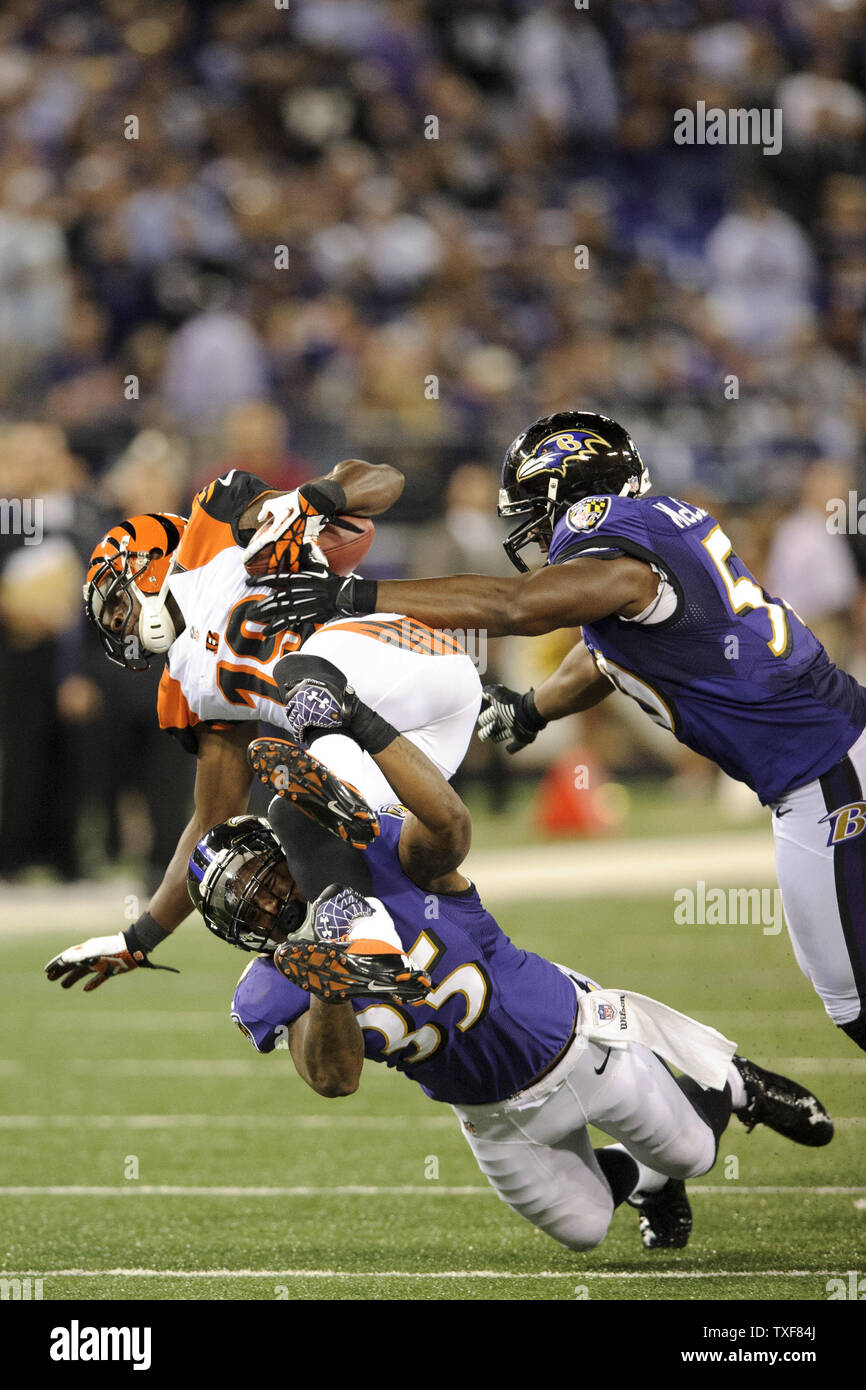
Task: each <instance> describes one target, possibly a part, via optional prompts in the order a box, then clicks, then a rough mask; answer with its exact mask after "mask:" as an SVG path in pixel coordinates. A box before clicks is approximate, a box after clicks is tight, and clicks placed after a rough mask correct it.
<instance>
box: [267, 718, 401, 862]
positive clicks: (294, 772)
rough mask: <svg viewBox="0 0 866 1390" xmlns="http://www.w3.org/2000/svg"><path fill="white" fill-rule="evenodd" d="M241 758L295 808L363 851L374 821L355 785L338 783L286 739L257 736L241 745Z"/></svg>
mask: <svg viewBox="0 0 866 1390" xmlns="http://www.w3.org/2000/svg"><path fill="white" fill-rule="evenodd" d="M247 761H248V763H249V765H250V767H251V768H252V770H253V772H254V773H255V775H256V777H258V779H259V781H260V782H262V783H263V784H264V785H265V786H266V787H269V788H270V790H271V791H272V792H273V793H274V794H275V795H276V796H284V797H285V798H286V800H287V801H293V802H294V803H295V805H296V806H297V807H298V810H300V811H303V813H304V815H305V816H309V817H310V820H314V821H316V822H317V823H318V824H319V825H321V826H323V827H324V828H325V830H329V831H330V832H331V834H332V835H337V836H339V838H340V839H341V840H345V841H346V842H347V843H348V844H350V845H353V846H354V848H355V849H364V848H365V846H366V845H369V844H370V843H371V842H372V841H373V840H375V838H376V836H377V835H378V834H379V821H378V819H377V818H376V814H375V812H373V811H371V810H370V807H369V806H368V805H367V803H366V801H365V800H364V798H363V797H362V796H361V793H360V792H359V791H358V789H357V787H353V786H352V785H351V783H350V782H341V781H340V779H339V777H336V776H335V775H334V773H333V772H331V771H329V769H328V768H326V767H325V765H324V763H320V762H319V760H318V758H314V757H313V755H312V753H308V752H307V751H306V749H304V748H301V747H299V745H298V744H297V743H290V742H289V741H288V740H287V739H280V738H257V739H254V740H253V742H252V743H251V744H250V746H249V748H248V749H247Z"/></svg>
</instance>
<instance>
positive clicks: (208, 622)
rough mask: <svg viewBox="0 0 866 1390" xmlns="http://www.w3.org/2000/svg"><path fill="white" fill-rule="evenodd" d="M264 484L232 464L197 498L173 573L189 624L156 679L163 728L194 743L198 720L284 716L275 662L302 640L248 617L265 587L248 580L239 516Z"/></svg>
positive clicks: (175, 590) (176, 594)
mask: <svg viewBox="0 0 866 1390" xmlns="http://www.w3.org/2000/svg"><path fill="white" fill-rule="evenodd" d="M268 490H269V489H268V488H267V484H266V483H263V482H262V480H261V479H260V478H255V477H253V475H252V474H250V473H241V472H238V471H237V470H235V469H233V470H232V472H230V473H227V474H226V475H225V477H224V478H218V479H217V480H216V481H215V482H213V483H211V484H210V485H209V487H207V488H205V489H204V490H203V491H202V492H200V493H199V494H198V496H197V497H196V499H195V501H194V503H193V508H192V514H191V516H190V520H189V525H188V526H187V528H186V531H185V532H184V535H183V539H182V540H181V543H180V546H179V547H178V552H177V567H176V569H175V571H174V574H173V575H172V577H171V579H170V580H169V587H170V589H171V593H172V595H173V597H174V599H175V601H176V602H177V604H178V607H179V608H180V611H181V613H182V614H183V619H184V624H185V626H184V630H183V632H182V633H181V634H180V636H179V637H178V638H176V640H175V641H174V642H173V643H172V645H171V647H170V649H169V652H168V657H167V660H166V669H165V671H164V672H163V676H162V680H161V681H160V683H159V697H158V704H157V709H158V715H159V723H160V728H163V729H166V730H169V731H170V732H171V733H174V734H177V735H178V737H179V738H180V739H181V742H182V743H183V744H184V745H185V746H186V747H190V748H194V746H195V734H194V732H193V731H194V729H195V726H196V725H197V724H199V723H203V722H210V723H216V724H217V726H220V725H222V726H225V725H226V724H229V723H234V722H237V721H239V720H248V719H262V720H265V721H267V722H268V723H271V724H282V723H283V722H284V718H285V716H284V711H283V705H282V701H281V700H280V697H279V693H278V691H277V685H276V681H275V680H274V678H273V668H274V666H275V665H276V663H277V661H278V660H279V659H280V657H281V656H282V655H284V654H285V653H286V652H290V651H295V650H297V648H298V647H299V646H300V638H299V636H298V634H297V633H295V632H282V633H280V634H279V635H278V636H276V637H265V636H264V634H263V632H262V629H261V626H259V625H257V624H255V623H251V622H250V621H249V612H250V609H251V608H252V606H253V605H254V604H255V603H256V602H258V601H259V600H260V599H262V598H263V597H265V595H266V593H267V591H266V590H265V589H262V588H259V587H253V586H251V585H250V584H249V582H248V576H247V572H246V570H245V569H244V565H243V559H242V556H243V545H244V543H245V542H244V540H242V538H241V536H240V534H239V532H238V521H239V520H240V517H241V516H242V515H243V513H244V512H245V511H246V510H247V508H248V507H249V506H250V505H251V504H252V503H253V502H254V501H255V499H256V498H257V497H259V496H261V494H262V493H263V492H266V491H268Z"/></svg>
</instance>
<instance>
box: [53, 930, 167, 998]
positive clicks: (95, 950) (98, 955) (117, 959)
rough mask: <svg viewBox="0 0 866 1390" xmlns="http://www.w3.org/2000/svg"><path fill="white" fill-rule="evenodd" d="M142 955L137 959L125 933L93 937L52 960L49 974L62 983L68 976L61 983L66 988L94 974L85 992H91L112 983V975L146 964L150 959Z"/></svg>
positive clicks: (69, 948)
mask: <svg viewBox="0 0 866 1390" xmlns="http://www.w3.org/2000/svg"><path fill="white" fill-rule="evenodd" d="M141 955H142V959H141V960H140V961H139V960H134V959H133V957H132V954H131V952H130V950H129V947H128V946H127V944H126V937H125V936H124V934H123V932H122V931H119V932H118V933H117V935H116V936H91V937H90V939H89V940H88V941H84V942H82V944H81V945H80V946H69V947H68V948H67V949H66V950H65V951H61V952H60V955H59V956H55V957H54V958H53V960H50V961H49V962H48V964H47V965H46V967H45V974H46V975H47V976H48V978H49V980H60V979H61V976H64V977H65V978H64V979H62V980H61V986H62V988H63V989H69V988H70V986H71V985H74V984H77V982H78V981H79V980H81V979H83V978H84V976H85V975H93V976H94V978H93V979H92V980H90V981H89V982H88V984H86V985H85V986H84V989H85V992H86V993H89V992H90V991H91V990H92V989H98V988H99V986H100V985H101V984H104V983H105V981H106V980H110V979H111V977H112V975H125V974H126V973H127V971H129V970H135V969H136V967H137V966H139V965H142V964H143V963H144V962H145V961H146V960H147V957H146V956H145V955H144V952H142V953H141Z"/></svg>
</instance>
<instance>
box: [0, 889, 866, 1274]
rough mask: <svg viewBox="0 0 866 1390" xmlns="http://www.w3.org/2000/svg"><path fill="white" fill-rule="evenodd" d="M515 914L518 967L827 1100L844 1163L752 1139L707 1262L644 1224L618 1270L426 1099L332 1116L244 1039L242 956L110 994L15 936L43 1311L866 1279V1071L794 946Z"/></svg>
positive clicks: (14, 1068) (15, 1220)
mask: <svg viewBox="0 0 866 1390" xmlns="http://www.w3.org/2000/svg"><path fill="white" fill-rule="evenodd" d="M491 905H492V906H493V907H494V908H495V906H496V905H495V903H492V904H491ZM499 916H500V919H501V921H502V924H503V926H504V927H505V929H506V930H507V931H508V932H509V933H510V934H511V935H513V936H514V937H515V938H516V939H517V940H518V941H519V942H521V944H525V945H527V946H529V947H531V948H533V949H536V950H539V951H541V952H543V953H545V954H547V955H549V956H551V957H552V958H553V959H555V960H560V961H564V962H568V963H571V964H573V965H577V966H580V967H581V968H582V969H584V970H586V971H587V972H588V973H590V974H594V975H595V976H596V977H597V978H599V979H601V980H602V981H603V982H605V983H607V984H609V985H622V986H630V987H632V988H636V989H639V990H641V991H643V992H644V993H648V994H654V995H657V996H659V997H661V998H663V999H664V1000H665V1001H666V1002H668V1003H670V1004H672V1005H674V1006H675V1007H678V1008H681V1009H686V1010H688V1011H689V1012H691V1013H693V1014H695V1015H696V1016H698V1017H700V1018H702V1019H704V1020H705V1021H707V1022H709V1023H713V1024H715V1025H716V1026H717V1027H719V1028H722V1029H723V1030H725V1031H726V1032H727V1033H728V1034H729V1035H730V1036H732V1037H734V1038H736V1039H737V1041H738V1043H739V1044H740V1048H741V1050H742V1051H744V1052H745V1053H746V1054H749V1055H752V1056H754V1057H755V1059H756V1060H758V1061H762V1062H765V1063H767V1064H769V1065H771V1066H774V1067H776V1068H778V1069H780V1070H790V1071H791V1073H792V1074H794V1075H796V1076H798V1077H800V1078H801V1079H802V1080H804V1081H806V1082H807V1084H809V1085H811V1086H812V1087H813V1088H814V1089H815V1090H816V1091H817V1092H818V1094H819V1095H820V1096H821V1098H822V1099H823V1100H824V1101H825V1103H826V1104H827V1105H828V1106H829V1107H830V1109H831V1110H832V1111H833V1113H834V1116H835V1117H837V1119H839V1120H840V1121H841V1122H840V1123H839V1125H838V1129H837V1135H836V1138H835V1139H834V1142H833V1143H832V1145H831V1146H830V1147H829V1148H827V1149H823V1150H816V1151H811V1150H808V1149H802V1148H796V1147H795V1146H793V1145H791V1144H788V1143H786V1142H785V1141H784V1140H783V1139H781V1138H779V1137H778V1136H776V1135H773V1134H771V1133H769V1132H767V1131H763V1130H760V1129H759V1130H757V1131H756V1132H755V1133H753V1134H752V1135H751V1136H747V1135H746V1133H745V1131H744V1129H743V1128H742V1126H740V1125H739V1123H738V1122H737V1121H733V1122H732V1125H731V1128H730V1129H729V1130H728V1132H727V1133H726V1134H725V1136H724V1138H723V1140H722V1146H721V1151H720V1160H719V1163H718V1164H717V1166H716V1168H715V1170H714V1171H713V1173H711V1174H710V1175H708V1176H707V1177H706V1178H704V1179H701V1180H700V1181H698V1182H696V1183H694V1184H693V1185H692V1191H693V1207H694V1211H695V1228H694V1233H693V1236H692V1240H691V1243H690V1245H689V1247H688V1248H687V1249H686V1250H683V1251H676V1252H670V1253H667V1254H665V1253H660V1254H656V1255H653V1254H650V1253H647V1252H644V1251H643V1250H642V1248H641V1246H640V1242H639V1239H638V1234H637V1219H636V1215H635V1213H634V1212H633V1211H631V1210H630V1209H628V1208H623V1209H621V1210H619V1211H618V1212H617V1213H616V1215H615V1217H614V1220H613V1224H612V1227H611V1230H610V1233H609V1235H608V1238H607V1240H606V1241H605V1243H604V1244H603V1245H602V1246H601V1247H599V1248H598V1249H597V1250H594V1251H591V1252H589V1253H586V1254H573V1253H569V1252H568V1251H566V1250H563V1249H561V1248H560V1247H559V1246H557V1245H556V1244H555V1243H554V1242H553V1241H551V1240H549V1239H548V1238H547V1237H546V1236H544V1235H542V1234H540V1233H538V1232H536V1231H535V1230H534V1229H533V1228H532V1227H531V1226H529V1225H528V1224H526V1223H525V1222H523V1221H521V1220H520V1219H519V1218H518V1217H516V1216H514V1215H513V1214H512V1213H511V1212H509V1211H508V1209H507V1208H506V1207H505V1206H504V1205H502V1204H501V1203H500V1202H499V1201H498V1200H497V1199H496V1197H495V1196H493V1195H492V1193H491V1192H490V1191H489V1190H488V1189H487V1188H486V1186H485V1183H484V1181H483V1179H482V1177H481V1175H480V1174H479V1173H478V1171H477V1169H476V1168H475V1166H474V1163H473V1160H472V1157H471V1154H470V1152H469V1149H468V1147H467V1146H466V1145H465V1143H464V1142H463V1140H462V1138H461V1135H460V1132H459V1130H458V1128H457V1124H456V1121H455V1119H454V1117H453V1115H452V1113H451V1111H450V1110H449V1109H448V1108H447V1107H445V1106H437V1105H435V1104H434V1103H433V1102H431V1101H428V1100H427V1099H426V1098H425V1097H424V1096H423V1094H422V1093H421V1091H420V1090H419V1089H418V1088H417V1087H415V1086H413V1085H412V1083H411V1082H409V1081H408V1080H406V1079H405V1078H403V1077H401V1076H399V1075H396V1074H392V1073H388V1072H386V1069H385V1068H384V1067H378V1066H375V1065H369V1064H368V1066H367V1068H366V1069H365V1075H364V1077H363V1079H362V1084H361V1088H360V1091H359V1092H358V1094H357V1095H355V1096H353V1097H351V1098H348V1099H344V1100H336V1101H334V1100H332V1101H326V1100H323V1099H320V1098H319V1097H317V1096H315V1095H314V1094H313V1093H312V1092H311V1091H309V1090H308V1089H307V1088H306V1087H305V1085H304V1083H303V1082H301V1081H300V1080H299V1079H298V1078H297V1077H296V1076H295V1074H294V1071H293V1070H292V1068H291V1065H290V1062H289V1059H288V1056H287V1055H286V1054H285V1053H275V1054H273V1055H271V1056H270V1057H260V1056H258V1055H257V1054H256V1053H254V1052H253V1050H252V1049H251V1048H250V1046H249V1044H248V1043H247V1042H246V1041H245V1040H244V1039H243V1038H242V1036H241V1035H240V1033H239V1032H238V1031H237V1030H236V1029H235V1028H234V1026H233V1025H232V1024H231V1023H230V1021H229V1019H228V1003H229V999H230V997H231V993H232V988H233V985H234V981H235V978H236V976H237V974H238V973H239V970H240V969H241V968H242V965H243V961H242V959H241V956H240V954H239V953H236V952H233V951H231V950H230V949H229V948H227V947H225V948H223V947H222V946H221V945H220V944H219V943H217V942H215V941H214V940H213V938H211V937H209V936H208V934H207V933H206V932H205V930H204V928H203V927H201V926H199V925H198V924H197V923H193V922H192V920H191V921H190V923H189V924H188V925H187V926H186V927H184V928H183V929H182V932H181V933H180V935H179V937H178V939H177V941H176V942H175V943H173V944H172V946H171V948H170V949H168V950H163V952H162V953H161V958H162V959H163V960H164V961H166V962H170V963H173V964H176V965H178V966H179V967H180V968H181V970H182V972H183V973H182V974H181V975H179V976H176V975H169V974H156V973H145V972H143V971H142V972H138V973H137V974H136V975H134V976H131V977H130V978H128V979H120V980H115V981H112V982H110V983H109V984H107V985H105V986H104V987H103V988H102V989H100V990H99V991H98V992H97V993H95V994H93V995H90V996H85V995H84V994H83V993H82V992H81V988H80V986H79V987H78V988H77V989H76V990H74V991H72V992H68V993H67V992H62V991H61V990H60V989H59V987H57V986H50V985H49V984H48V983H47V982H46V981H45V980H44V978H43V977H42V974H41V967H42V965H43V964H44V962H45V960H47V959H48V957H49V956H50V955H52V954H53V953H54V952H56V951H57V950H59V949H61V948H62V947H63V946H65V945H68V944H69V940H68V932H64V931H63V930H62V929H60V930H58V931H57V933H56V934H55V933H53V932H51V933H47V932H40V933H39V934H38V935H35V936H33V937H30V938H28V937H27V936H25V935H23V934H20V935H9V934H8V933H7V934H6V935H4V936H3V937H2V938H0V952H2V960H3V976H4V980H5V985H6V991H7V1000H8V1007H7V1008H6V1009H5V1010H4V1013H3V1018H2V1029H3V1047H2V1057H3V1059H5V1060H3V1061H2V1062H0V1076H2V1080H3V1088H4V1093H5V1104H4V1107H3V1108H4V1112H5V1116H4V1118H2V1119H0V1126H2V1127H3V1129H4V1130H5V1133H4V1136H3V1137H4V1141H5V1142H4V1144H3V1146H2V1148H3V1156H2V1172H0V1186H2V1189H3V1192H2V1196H3V1200H2V1213H3V1216H2V1221H3V1236H2V1250H3V1255H2V1263H3V1272H4V1273H5V1274H7V1275H13V1276H14V1275H18V1276H26V1275H28V1274H29V1275H31V1276H33V1277H41V1278H42V1280H43V1297H44V1298H45V1299H62V1298H74V1299H137V1298H150V1299H184V1300H189V1299H265V1300H267V1299H275V1298H289V1299H292V1300H296V1299H309V1300H320V1299H412V1300H414V1299H455V1298H458V1299H479V1300H489V1299H505V1300H512V1299H520V1300H523V1299H545V1300H563V1299H567V1300H573V1299H575V1298H584V1297H588V1298H590V1299H659V1298H661V1299H670V1300H679V1299H685V1300H688V1299H704V1298H710V1299H721V1300H724V1299H733V1298H746V1299H756V1300H759V1299H767V1298H781V1299H797V1300H824V1299H826V1297H827V1292H826V1283H827V1279H828V1278H829V1277H831V1276H832V1275H836V1274H840V1273H842V1274H844V1272H845V1271H847V1270H850V1269H858V1268H859V1267H861V1266H862V1261H863V1249H864V1224H866V1210H864V1205H866V1203H864V1197H866V1187H864V1186H862V1184H863V1183H864V1176H863V1169H862V1163H861V1162H859V1161H858V1156H859V1155H861V1154H862V1148H863V1136H864V1128H866V1120H864V1118H863V1115H864V1106H863V1101H862V1097H863V1085H864V1080H866V1058H864V1057H863V1055H862V1054H858V1053H857V1051H856V1050H855V1049H854V1047H853V1046H852V1045H851V1044H850V1043H848V1042H847V1040H846V1039H844V1038H843V1037H842V1036H841V1035H838V1034H837V1033H836V1031H835V1030H834V1029H833V1028H832V1027H831V1026H830V1025H829V1024H828V1023H827V1021H826V1020H825V1017H824V1014H823V1009H822V1007H821V1005H820V1003H819V1002H818V1001H817V999H816V998H815V997H814V996H813V995H812V992H811V990H810V988H809V986H808V985H807V983H806V982H805V980H803V979H802V977H801V976H800V974H799V972H798V971H797V969H796V967H795V965H794V963H793V959H792V956H791V951H790V947H789V945H788V943H787V940H786V938H785V937H784V936H779V937H768V936H763V935H762V933H761V931H760V929H759V928H755V927H706V926H705V927H676V926H674V925H673V923H672V909H671V901H670V898H669V897H668V898H665V899H642V900H637V899H614V898H605V899H600V900H588V899H585V900H582V901H581V902H580V903H579V904H578V905H577V906H574V905H568V904H565V903H563V904H545V905H543V906H542V907H541V908H533V907H532V905H531V904H525V905H515V904H512V905H509V906H508V907H507V908H506V909H505V910H502V911H501V912H500V913H499ZM92 929H93V931H94V932H96V931H100V930H109V929H111V930H114V929H116V927H115V925H113V924H112V923H111V922H109V921H108V920H104V921H103V920H100V919H99V918H97V919H95V920H94V922H93V927H92ZM798 1059H799V1060H798ZM131 1172H137V1174H138V1176H137V1178H135V1177H127V1176H125V1174H126V1173H131ZM429 1174H436V1176H428V1175H429ZM68 1188H83V1189H85V1191H83V1192H80V1193H77V1192H66V1191H64V1189H68ZM165 1188H168V1189H179V1191H177V1192H171V1191H169V1192H166V1191H160V1189H165ZM852 1188H853V1189H855V1191H850V1190H848V1191H846V1190H844V1189H852ZM87 1189H90V1190H89V1191H88V1190H87ZM765 1189H769V1190H765ZM778 1189H785V1190H778ZM788 1189H793V1190H788Z"/></svg>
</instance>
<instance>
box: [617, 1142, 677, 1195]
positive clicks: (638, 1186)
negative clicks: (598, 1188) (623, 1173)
mask: <svg viewBox="0 0 866 1390" xmlns="http://www.w3.org/2000/svg"><path fill="white" fill-rule="evenodd" d="M604 1147H605V1148H606V1149H608V1150H611V1151H612V1152H614V1153H621V1154H628V1156H629V1158H630V1159H631V1160H632V1162H633V1163H636V1164H637V1174H638V1176H637V1182H636V1183H635V1185H634V1187H633V1188H632V1190H631V1192H630V1193H629V1196H634V1194H635V1192H639V1193H641V1195H642V1196H643V1195H644V1194H648V1193H650V1192H659V1191H660V1190H661V1188H663V1187H664V1185H665V1183H666V1182H667V1176H666V1175H665V1174H664V1173H657V1172H656V1170H655V1169H654V1168H647V1166H646V1164H645V1163H641V1161H640V1159H639V1158H635V1156H634V1154H633V1153H630V1152H629V1150H628V1149H627V1148H626V1146H625V1144H605V1146H604Z"/></svg>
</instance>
